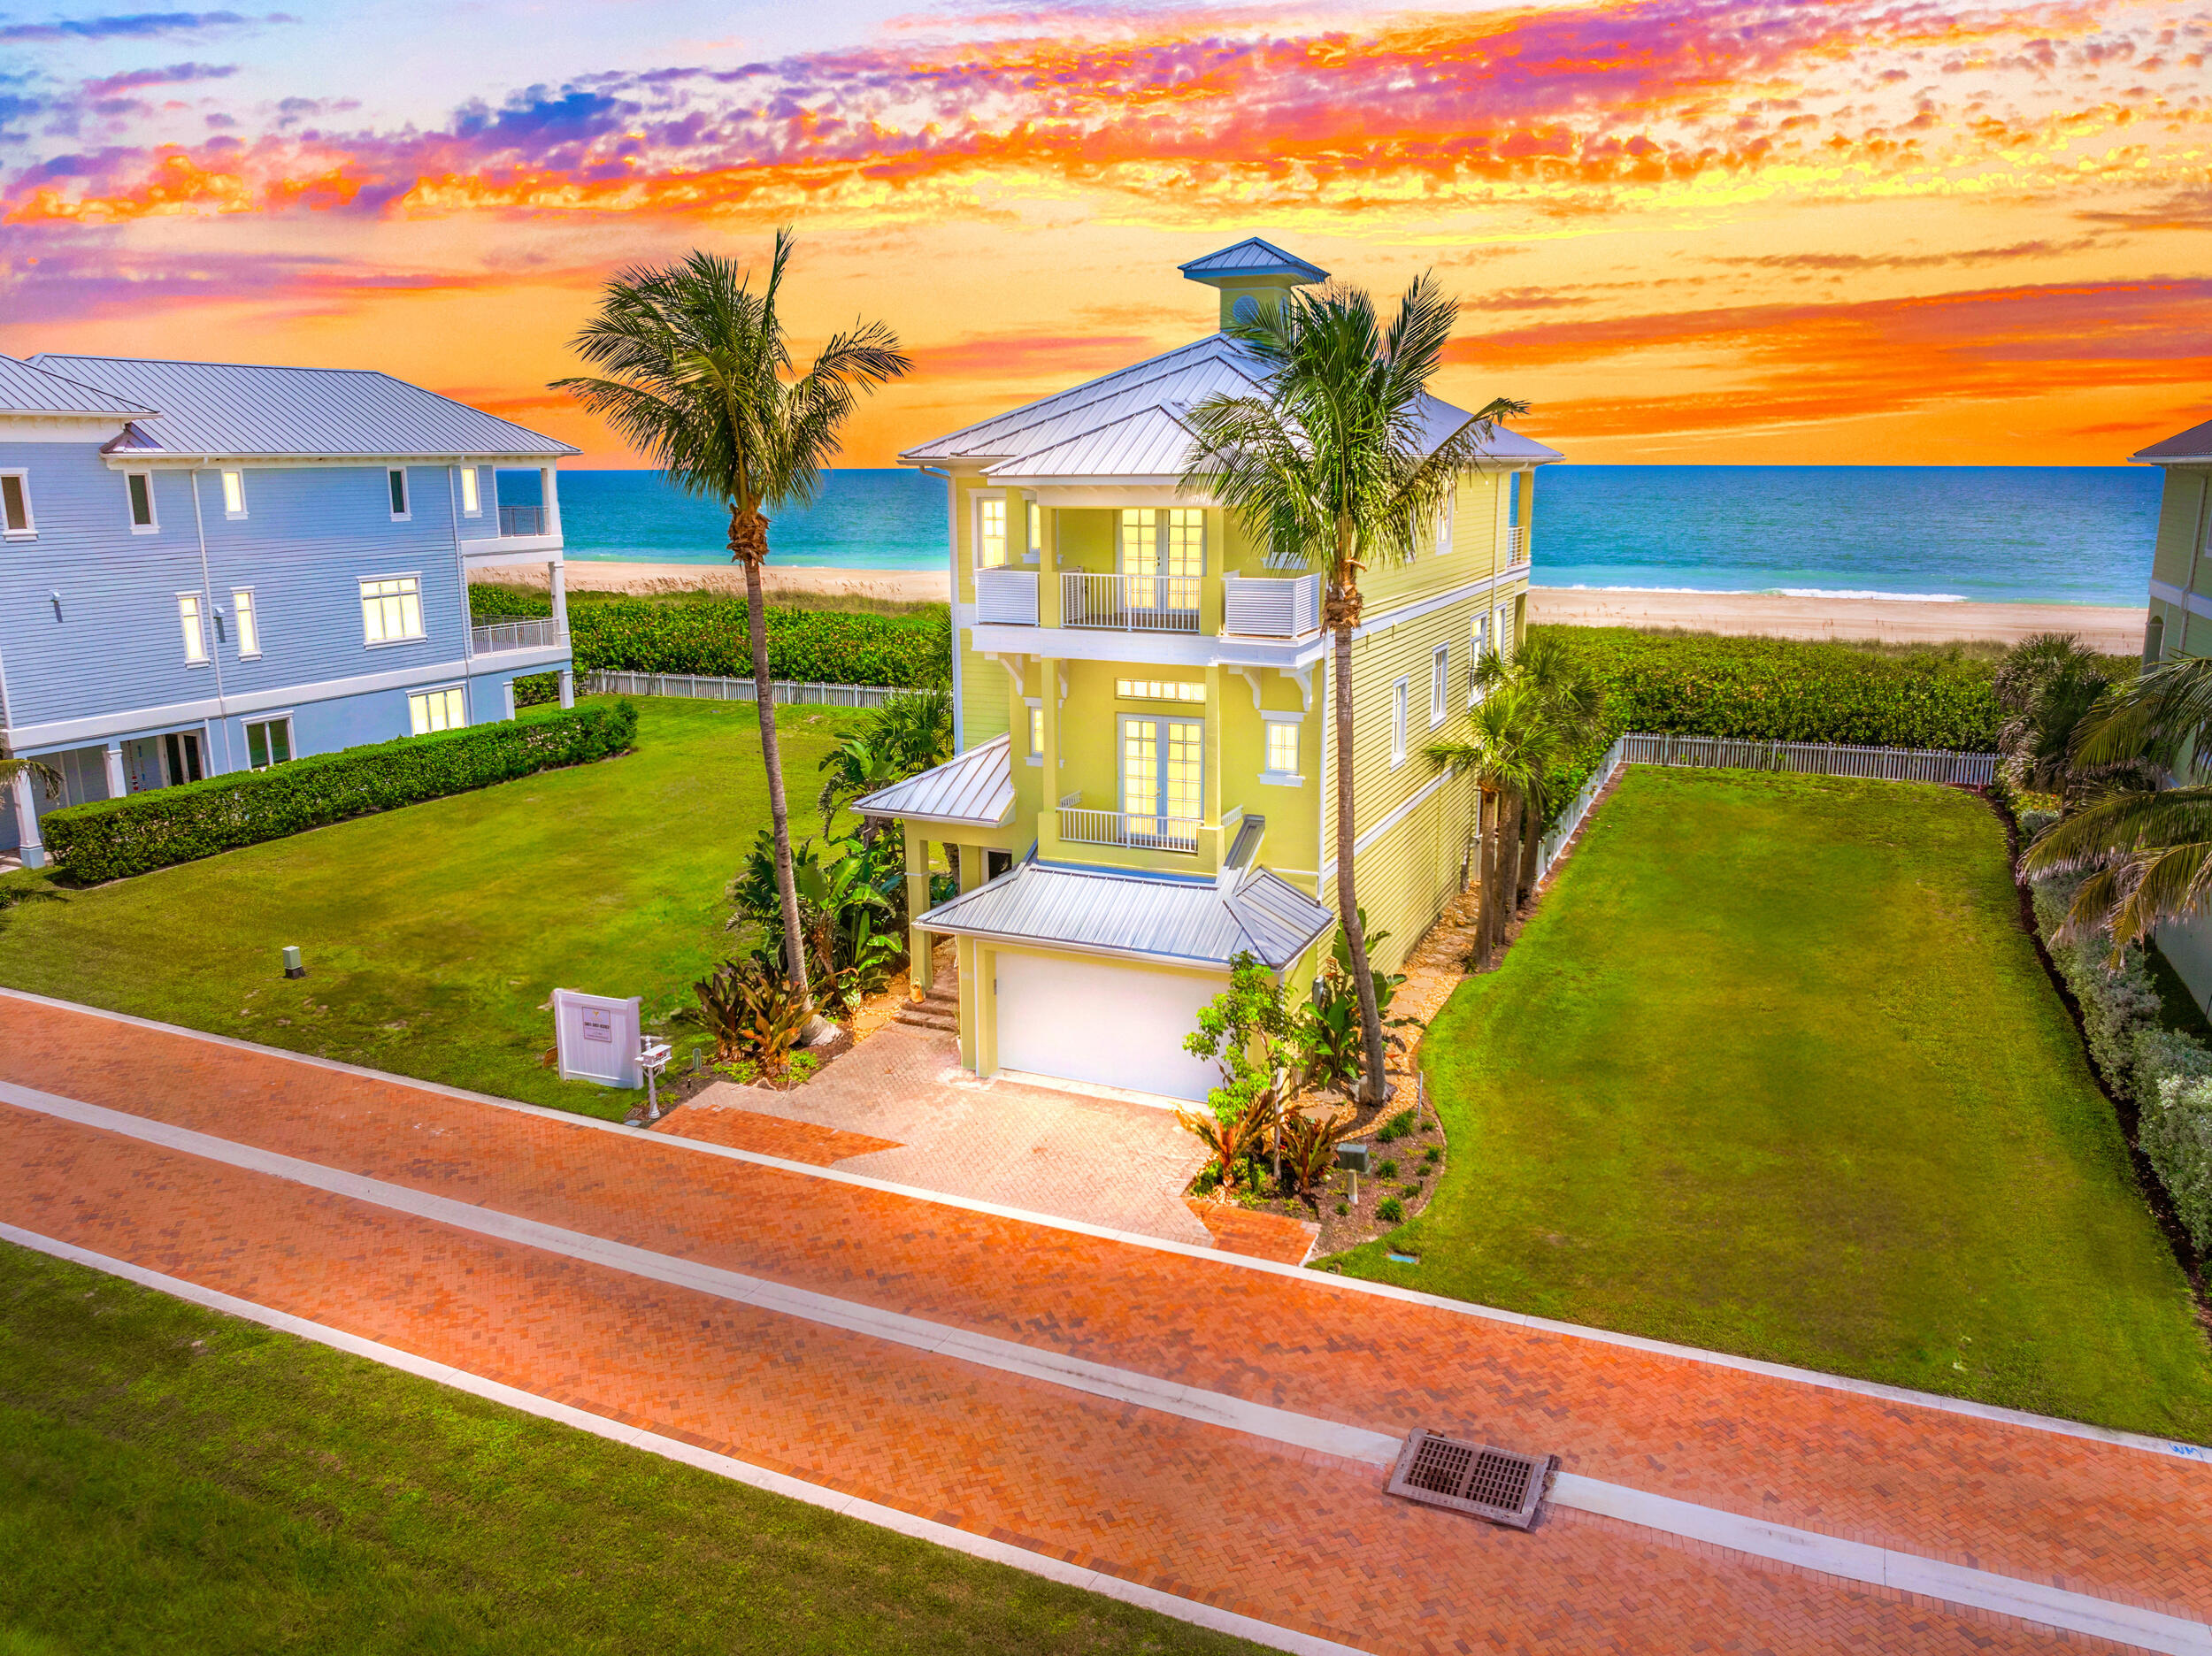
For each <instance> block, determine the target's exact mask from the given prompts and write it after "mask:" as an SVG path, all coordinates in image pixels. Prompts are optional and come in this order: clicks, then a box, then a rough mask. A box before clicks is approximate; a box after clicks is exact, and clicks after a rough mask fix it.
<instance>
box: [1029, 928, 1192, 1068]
mask: <svg viewBox="0 0 2212 1656" xmlns="http://www.w3.org/2000/svg"><path fill="white" fill-rule="evenodd" d="M1226 982H1227V980H1226V979H1225V978H1224V979H1219V980H1217V979H1213V978H1207V977H1171V976H1168V975H1165V974H1164V973H1159V972H1148V971H1130V970H1125V968H1122V967H1118V966H1110V965H1108V964H1106V963H1105V962H1100V961H1079V960H1070V959H1068V958H1066V957H1065V956H1064V955H1051V954H1014V953H1012V952H1010V951H1009V950H1005V949H1001V950H1000V951H999V954H998V1061H999V1065H1000V1067H1001V1068H1002V1069H1026V1070H1028V1071H1030V1072H1031V1073H1032V1074H1033V1075H1048V1076H1059V1077H1063V1078H1064V1079H1066V1080H1070V1081H1090V1082H1094V1083H1096V1084H1097V1085H1102V1086H1115V1087H1127V1088H1130V1089H1131V1090H1132V1091H1134V1092H1160V1093H1164V1094H1165V1095H1166V1096H1168V1097H1169V1098H1179V1099H1194V1100H1199V1099H1203V1098H1204V1097H1205V1096H1206V1092H1207V1089H1208V1088H1210V1087H1212V1086H1216V1085H1218V1084H1219V1083H1220V1080H1221V1072H1220V1071H1219V1070H1218V1069H1216V1068H1215V1067H1214V1066H1213V1064H1212V1063H1211V1062H1209V1061H1208V1060H1206V1059H1203V1058H1194V1057H1192V1056H1191V1055H1190V1054H1188V1053H1187V1052H1185V1051H1184V1050H1183V1037H1184V1036H1186V1035H1188V1034H1189V1033H1191V1031H1194V1030H1195V1029H1196V1028H1197V1027H1198V1008H1201V1007H1202V1006H1204V1005H1205V1004H1206V1003H1207V1002H1208V1001H1210V1000H1212V999H1213V998H1214V996H1215V995H1216V994H1217V993H1220V991H1221V989H1222V988H1223V987H1224V986H1225V985H1226Z"/></svg>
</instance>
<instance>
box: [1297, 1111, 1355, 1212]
mask: <svg viewBox="0 0 2212 1656" xmlns="http://www.w3.org/2000/svg"><path fill="white" fill-rule="evenodd" d="M1358 1119H1359V1112H1358V1111H1356V1110H1349V1109H1348V1110H1342V1111H1340V1112H1338V1113H1337V1114H1335V1115H1304V1114H1302V1113H1301V1112H1299V1111H1295V1110H1294V1111H1292V1112H1291V1113H1290V1115H1288V1116H1287V1117H1286V1119H1285V1121H1284V1123H1283V1131H1282V1135H1281V1137H1282V1143H1281V1156H1282V1168H1283V1177H1282V1182H1283V1184H1284V1185H1285V1186H1286V1188H1287V1190H1288V1191H1289V1192H1290V1193H1292V1194H1294V1195H1303V1194H1305V1193H1306V1192H1308V1191H1310V1190H1311V1189H1312V1188H1313V1187H1314V1186H1315V1185H1317V1184H1320V1183H1322V1181H1324V1180H1325V1179H1326V1178H1327V1177H1329V1170H1330V1169H1332V1168H1333V1167H1334V1166H1335V1165H1336V1152H1337V1146H1339V1145H1340V1144H1342V1143H1343V1142H1344V1140H1345V1139H1347V1138H1350V1137H1351V1136H1352V1131H1353V1128H1354V1125H1355V1124H1356V1123H1357V1121H1358Z"/></svg>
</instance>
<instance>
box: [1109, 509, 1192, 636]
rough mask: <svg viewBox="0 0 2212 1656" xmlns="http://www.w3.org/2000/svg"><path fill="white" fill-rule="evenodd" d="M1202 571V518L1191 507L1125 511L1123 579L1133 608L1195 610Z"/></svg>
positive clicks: (1122, 537) (1122, 528)
mask: <svg viewBox="0 0 2212 1656" xmlns="http://www.w3.org/2000/svg"><path fill="white" fill-rule="evenodd" d="M1205 572H1206V514H1205V512H1204V511H1203V510H1202V509H1200V508H1198V507H1195V506H1169V507H1164V508H1155V507H1127V508H1125V509H1124V510H1123V511H1122V514H1121V576H1122V582H1123V585H1124V588H1125V591H1126V593H1127V594H1128V596H1127V599H1126V602H1127V603H1128V606H1129V608H1131V609H1170V610H1191V611H1195V610H1196V609H1197V608H1198V583H1199V580H1200V578H1201V577H1202V576H1203V575H1204V574H1205Z"/></svg>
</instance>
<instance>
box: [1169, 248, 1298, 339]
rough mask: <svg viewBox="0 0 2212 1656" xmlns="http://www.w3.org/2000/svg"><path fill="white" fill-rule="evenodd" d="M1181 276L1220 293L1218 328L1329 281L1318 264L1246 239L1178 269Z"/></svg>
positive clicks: (1252, 315)
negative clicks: (1294, 292) (1296, 290)
mask: <svg viewBox="0 0 2212 1656" xmlns="http://www.w3.org/2000/svg"><path fill="white" fill-rule="evenodd" d="M1178 268H1179V269H1180V270H1181V271H1182V272H1183V274H1184V275H1186V276H1187V277H1189V278H1190V279H1191V280H1193V281H1194V282H1204V283H1205V284H1206V285H1207V286H1208V287H1209V288H1217V289H1219V290H1220V293H1221V326H1222V327H1223V328H1224V329H1225V330H1226V329H1227V327H1228V326H1229V324H1230V323H1232V322H1235V321H1240V320H1243V319H1245V318H1248V317H1256V316H1257V315H1259V313H1260V311H1262V310H1263V309H1268V310H1272V309H1274V308H1275V307H1277V306H1279V305H1280V304H1281V303H1282V302H1283V295H1285V294H1286V293H1288V292H1289V291H1290V290H1291V289H1292V288H1303V287H1305V286H1307V285H1308V284H1309V283H1311V282H1321V281H1326V280H1329V272H1326V271H1325V270H1323V269H1322V268H1321V267H1320V266H1319V265H1309V264H1307V263H1306V261H1305V260H1303V259H1302V258H1300V257H1298V256H1297V255H1296V254H1294V253H1286V252H1284V251H1283V249H1280V248H1279V247H1277V246H1276V245H1275V244H1274V243H1273V242H1263V241H1261V240H1260V239H1259V237H1257V236H1247V237H1245V239H1244V240H1243V241H1241V242H1238V243H1237V244H1236V245H1235V246H1233V247H1225V248H1223V249H1221V250H1220V251H1219V252H1218V253H1209V254H1207V255H1206V256H1205V257H1203V258H1194V259H1193V260H1191V262H1190V263H1189V264H1187V265H1180V266H1179V267H1178Z"/></svg>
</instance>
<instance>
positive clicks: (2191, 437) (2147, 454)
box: [2128, 420, 2212, 460]
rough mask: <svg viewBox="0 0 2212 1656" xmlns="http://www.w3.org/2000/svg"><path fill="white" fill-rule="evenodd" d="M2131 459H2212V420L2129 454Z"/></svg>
mask: <svg viewBox="0 0 2212 1656" xmlns="http://www.w3.org/2000/svg"><path fill="white" fill-rule="evenodd" d="M2128 457H2129V458H2130V459H2131V460H2212V420H2207V421H2205V422H2204V424H2203V425H2201V426H2191V427H2190V428H2189V429H2188V430H2187V431H2185V432H2176V433H2174V434H2173V435H2172V436H2170V437H2169V438H2166V439H2165V440H2164V441H2161V442H2154V443H2153V444H2152V445H2151V446H2150V447H2149V448H2147V449H2141V450H2139V451H2138V452H2137V453H2135V454H2132V455H2130V456H2128Z"/></svg>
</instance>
